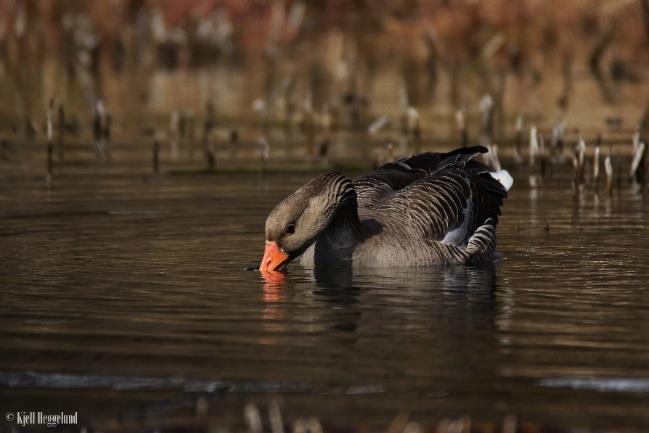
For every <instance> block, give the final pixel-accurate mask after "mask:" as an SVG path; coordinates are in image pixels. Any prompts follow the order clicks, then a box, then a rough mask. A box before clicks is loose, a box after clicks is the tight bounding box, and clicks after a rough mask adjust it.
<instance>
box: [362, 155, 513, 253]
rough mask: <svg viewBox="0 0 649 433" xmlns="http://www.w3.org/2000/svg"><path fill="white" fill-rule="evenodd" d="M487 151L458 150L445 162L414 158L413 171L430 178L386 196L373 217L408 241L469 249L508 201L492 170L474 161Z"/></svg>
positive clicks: (442, 159)
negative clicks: (478, 232)
mask: <svg viewBox="0 0 649 433" xmlns="http://www.w3.org/2000/svg"><path fill="white" fill-rule="evenodd" d="M470 149H473V151H468V150H470ZM482 149H484V148H479V147H476V148H466V149H458V151H455V152H451V153H450V154H441V156H442V157H441V158H440V157H439V156H438V155H440V154H422V155H416V156H414V157H410V161H409V163H408V165H409V167H411V168H412V169H414V170H419V171H420V172H423V173H425V174H424V175H423V176H421V177H419V178H417V179H415V180H413V181H412V182H410V183H409V184H408V185H406V186H404V187H402V188H400V189H398V190H394V191H393V192H392V193H391V194H388V195H384V196H383V197H382V200H381V203H380V204H377V205H375V207H374V208H373V209H371V210H370V212H371V213H373V215H372V216H374V217H376V219H378V220H379V221H380V222H381V223H382V224H383V225H384V226H386V228H388V229H389V230H390V231H392V232H393V233H395V234H397V235H398V236H401V237H403V238H423V239H429V240H435V241H444V242H446V243H449V244H454V245H466V244H467V242H468V240H469V238H470V237H471V235H472V234H473V233H474V232H475V231H476V229H478V227H480V226H482V225H483V224H484V223H485V221H487V220H488V219H491V221H492V224H493V225H494V226H495V225H496V224H497V222H498V216H499V215H500V207H501V205H502V201H503V199H504V198H505V197H506V196H507V192H506V190H505V188H504V187H503V185H501V184H500V183H499V182H498V181H497V180H496V179H494V178H493V177H492V176H491V174H490V173H489V169H488V168H487V167H486V166H484V165H483V164H480V163H479V162H477V161H474V160H472V158H473V157H475V156H476V155H477V154H479V153H483V150H482ZM467 151H468V152H467ZM484 151H486V149H484ZM438 158H439V159H438ZM429 163H432V164H431V165H427V164H429Z"/></svg>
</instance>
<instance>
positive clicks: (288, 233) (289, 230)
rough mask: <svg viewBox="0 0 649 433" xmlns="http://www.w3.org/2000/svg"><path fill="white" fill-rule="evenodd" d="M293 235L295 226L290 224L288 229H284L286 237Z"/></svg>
mask: <svg viewBox="0 0 649 433" xmlns="http://www.w3.org/2000/svg"><path fill="white" fill-rule="evenodd" d="M293 233H295V224H289V225H287V226H286V227H284V234H285V235H288V236H290V235H292V234H293Z"/></svg>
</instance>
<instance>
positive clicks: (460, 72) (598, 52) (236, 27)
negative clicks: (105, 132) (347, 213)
mask: <svg viewBox="0 0 649 433" xmlns="http://www.w3.org/2000/svg"><path fill="white" fill-rule="evenodd" d="M648 8H649V6H648V5H647V2H646V1H644V0H641V1H639V0H575V1H558V0H520V1H518V0H516V1H515V0H482V1H480V0H455V1H453V0H428V1H424V0H420V1H417V0H403V1H388V0H376V1H370V0H365V1H363V0H355V1H343V0H311V1H295V0H293V1H282V0H277V1H263V0H106V1H90V0H66V1H62V0H0V97H1V98H2V100H3V104H1V105H0V129H2V130H3V131H4V132H3V134H4V136H5V137H10V136H11V134H15V135H16V136H23V135H25V136H26V135H29V134H30V132H29V131H33V133H34V134H37V133H39V132H41V131H45V129H46V128H45V118H46V114H47V107H48V104H49V101H50V98H54V101H55V103H56V105H57V106H58V105H59V104H60V105H62V106H65V107H66V114H67V116H66V118H65V122H66V128H68V129H69V130H70V131H72V132H78V133H82V134H83V133H84V131H85V132H86V133H88V134H90V132H89V131H91V128H92V127H91V125H92V118H93V112H94V111H95V110H96V108H95V107H96V104H97V102H98V101H102V104H104V105H105V107H107V110H109V111H110V113H111V115H112V123H113V128H114V133H115V134H117V135H118V136H120V134H123V136H124V137H139V136H141V135H143V134H144V135H146V134H149V135H151V134H154V133H155V131H161V130H164V131H167V130H172V131H171V132H168V133H167V132H165V134H172V135H173V134H174V132H173V129H174V128H176V129H178V126H177V125H176V126H174V124H175V123H178V122H180V123H187V124H192V123H193V122H194V120H195V121H196V122H194V123H196V125H204V124H205V123H210V128H209V129H210V131H208V132H210V134H211V133H212V132H211V131H214V132H213V133H214V134H216V135H217V136H218V134H219V128H224V131H221V132H220V134H221V135H222V136H223V137H224V138H223V140H228V139H229V138H232V135H233V134H235V135H236V136H235V138H240V137H242V140H243V141H244V142H245V141H250V142H251V143H254V142H255V140H257V139H258V138H257V137H258V134H257V133H256V132H255V133H251V134H248V135H247V133H246V131H247V129H245V128H246V127H247V126H255V125H256V126H259V125H266V126H269V125H270V126H282V127H283V128H285V129H294V130H297V131H298V133H300V132H301V133H303V134H306V135H307V136H308V134H309V131H310V129H313V130H315V131H330V130H334V129H335V128H336V127H343V128H351V129H354V128H356V129H366V128H367V127H368V126H371V124H372V122H374V121H375V119H376V118H377V117H378V116H381V115H384V116H386V118H387V119H388V120H392V123H391V124H392V125H393V126H395V125H396V126H398V125H399V124H401V125H405V124H408V122H410V123H411V124H412V123H413V122H416V125H417V128H419V127H420V125H421V131H423V135H424V137H428V138H447V139H448V138H449V137H453V136H454V134H455V131H456V129H457V126H458V125H457V124H458V119H457V116H458V113H462V114H463V115H466V118H467V121H468V122H469V128H482V127H483V126H478V124H479V123H480V122H479V121H476V122H473V121H472V120H471V119H474V118H475V119H479V118H480V116H481V112H482V111H484V108H485V107H484V106H485V104H486V105H488V106H490V107H493V108H492V120H491V121H492V123H493V124H492V125H491V126H490V135H491V136H494V137H502V136H507V135H508V131H513V129H514V128H515V123H516V118H517V117H518V116H519V115H523V116H525V119H526V120H528V119H531V120H532V121H534V122H536V123H539V124H541V125H545V126H546V127H548V128H551V127H552V125H553V124H555V123H558V122H565V123H566V124H567V125H569V126H573V127H575V128H577V129H579V130H580V131H581V132H582V133H583V132H584V131H589V132H592V133H593V134H595V133H599V132H601V131H602V130H607V128H608V129H611V128H617V129H620V128H628V129H634V128H635V127H636V126H637V125H639V124H641V122H642V119H643V117H644V115H645V106H646V105H647V101H649V91H647V89H646V86H644V81H645V80H646V71H647V65H648V55H647V54H648V47H649V44H648V40H649V39H648V34H649V24H648V23H649V20H648V19H647V16H648V15H647V13H648V11H649V9H648ZM485 97H487V99H485ZM170 116H171V117H170ZM179 119H180V120H179ZM386 123H389V122H386ZM212 126H214V128H212ZM184 127H185V126H183V128H184ZM201 127H202V126H201ZM237 128H239V129H237ZM196 129H197V130H198V126H197V127H196ZM233 131H234V132H233ZM627 132H628V131H627ZM196 134H197V135H198V132H197V133H196ZM314 134H316V132H314ZM329 135H330V134H329V132H327V136H329ZM228 137H229V138H228ZM314 140H315V139H314ZM270 141H271V142H272V141H273V138H272V137H271V138H270ZM307 141H309V140H308V139H307ZM253 147H254V144H253Z"/></svg>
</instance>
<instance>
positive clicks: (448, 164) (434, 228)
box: [260, 146, 513, 272]
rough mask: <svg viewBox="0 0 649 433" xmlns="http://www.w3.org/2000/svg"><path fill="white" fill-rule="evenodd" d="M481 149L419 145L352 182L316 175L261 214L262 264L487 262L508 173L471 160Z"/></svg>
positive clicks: (270, 267) (267, 268) (271, 268)
mask: <svg viewBox="0 0 649 433" xmlns="http://www.w3.org/2000/svg"><path fill="white" fill-rule="evenodd" d="M485 152H487V149H486V148H484V147H482V146H474V147H466V148H460V149H456V150H454V151H452V152H448V153H432V152H426V153H420V154H416V155H412V156H409V157H406V158H402V159H399V160H397V161H394V162H390V163H387V164H385V165H383V166H381V167H379V168H377V169H376V170H375V171H372V172H370V173H367V174H364V175H361V176H358V177H356V178H354V179H353V180H351V179H349V178H347V177H346V176H344V175H342V174H340V173H338V172H329V173H324V174H322V175H319V176H317V177H315V178H314V179H312V180H311V181H309V182H308V183H307V184H306V185H304V186H302V187H301V188H299V189H298V190H297V191H295V192H294V193H293V194H291V195H289V196H288V197H286V198H285V199H284V200H282V201H281V202H280V203H279V204H277V206H275V208H274V209H273V210H272V211H271V212H270V214H269V215H268V218H267V220H266V233H265V235H266V248H265V252H264V256H263V259H262V262H261V265H260V270H261V271H263V272H277V271H279V272H281V271H284V270H285V269H286V267H287V265H288V264H289V262H291V261H292V260H294V259H299V261H300V263H301V264H302V265H303V266H305V267H307V268H316V267H321V266H332V267H344V268H350V269H357V268H365V267H386V268H387V267H409V266H429V265H435V264H460V263H462V264H471V263H477V262H484V261H490V260H492V259H493V258H494V253H495V248H496V225H497V223H498V217H499V215H500V208H501V206H502V202H503V199H504V198H505V197H506V196H507V190H508V189H509V188H510V187H511V185H512V182H513V180H512V178H511V176H509V174H508V173H507V172H506V171H505V170H501V171H500V172H498V173H493V172H490V171H489V169H488V168H487V167H486V166H485V165H483V164H482V163H480V162H478V161H476V160H475V157H476V156H478V155H480V154H481V153H485Z"/></svg>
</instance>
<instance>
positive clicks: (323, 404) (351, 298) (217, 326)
mask: <svg viewBox="0 0 649 433" xmlns="http://www.w3.org/2000/svg"><path fill="white" fill-rule="evenodd" d="M102 167H103V165H101V164H95V165H94V166H92V165H91V166H90V169H85V170H78V171H79V172H75V171H73V170H69V171H70V172H69V173H67V174H66V173H64V174H60V175H56V176H55V177H54V181H53V183H52V184H51V186H50V187H49V188H48V187H47V186H46V184H45V182H44V181H43V179H42V176H31V175H27V174H25V173H23V172H19V171H15V172H12V173H10V174H5V175H3V179H4V180H3V182H2V183H1V184H0V221H1V223H0V239H1V245H2V248H1V249H0V288H1V293H2V303H1V305H0V315H1V316H2V324H3V326H2V328H1V329H0V406H1V407H2V408H3V409H5V410H46V409H51V410H71V411H74V410H77V411H79V417H80V420H81V422H82V423H83V424H84V425H91V426H94V428H96V429H104V430H106V429H107V430H109V429H117V430H123V429H127V428H130V429H135V430H139V429H150V428H157V427H160V426H162V427H170V426H176V427H179V428H184V429H196V430H199V431H205V430H210V429H211V428H212V427H213V426H240V425H241V423H242V422H243V416H242V413H243V412H242V410H243V409H242V408H243V406H244V405H245V404H246V403H248V402H258V403H259V404H260V405H261V406H262V407H264V405H265V404H267V403H268V402H269V401H271V400H273V399H277V398H279V400H280V401H281V403H282V406H283V412H284V416H285V419H286V420H289V421H290V420H291V419H294V418H295V417H303V416H312V415H313V416H318V417H319V418H320V419H321V420H323V421H326V422H327V423H328V425H330V426H331V425H343V426H344V425H367V424H370V425H377V426H383V428H385V427H386V426H387V424H388V423H389V422H390V420H391V419H393V418H394V417H395V416H396V415H397V414H398V413H400V412H406V413H410V414H411V417H412V419H415V420H419V421H422V422H424V423H427V422H436V421H439V420H440V419H441V418H444V417H454V416H461V415H469V416H471V417H473V418H474V419H476V420H496V421H498V420H502V417H503V416H504V415H506V414H515V415H516V416H518V417H519V418H520V419H526V420H530V421H533V422H537V423H540V424H543V425H556V426H562V427H574V426H583V427H591V428H600V427H601V428H605V427H620V426H630V427H638V428H640V427H649V410H648V408H649V291H648V290H647V283H646V277H647V271H646V269H647V261H648V260H649V249H648V248H647V247H648V246H649V244H648V234H649V225H648V223H647V216H648V215H649V207H648V205H647V203H648V202H647V199H646V196H643V195H642V192H638V191H634V190H633V189H632V188H630V187H629V186H627V185H626V183H624V184H623V186H622V189H621V191H620V192H619V193H618V192H615V193H614V194H613V196H612V197H609V196H608V195H606V194H605V193H600V194H595V193H594V191H593V189H592V187H587V188H584V189H583V190H577V191H575V190H574V188H573V187H572V185H571V183H570V175H569V173H567V172H566V173H558V174H557V173H555V175H554V178H553V179H550V180H545V181H544V185H543V186H542V188H538V189H537V188H531V187H530V186H529V182H528V174H526V173H524V172H520V173H517V174H516V175H515V177H516V184H515V186H514V189H513V190H512V191H511V193H510V197H509V198H508V199H507V201H506V203H505V206H504V212H503V217H502V220H501V223H500V225H499V227H498V236H499V250H500V253H501V254H502V258H501V259H500V260H498V261H497V262H496V263H494V264H489V265H484V266H479V267H449V268H432V269H417V270H379V271H375V270H373V271H368V272H364V273H359V274H356V275H354V276H353V279H352V280H351V281H346V280H345V278H343V277H342V276H337V275H316V276H315V277H314V275H312V274H311V273H309V272H308V271H305V270H303V269H301V268H300V267H299V265H293V266H291V267H290V268H289V272H288V276H287V279H286V281H285V282H284V283H283V284H274V283H270V282H266V281H264V280H263V278H262V277H261V275H260V274H259V273H258V272H247V271H244V268H246V267H248V266H255V265H256V264H257V263H258V261H259V260H260V257H261V254H262V249H263V226H264V221H265V216H266V214H267V212H268V211H269V210H270V209H271V208H272V206H273V205H274V204H275V203H276V202H277V201H278V200H280V199H281V198H282V197H283V196H285V195H286V194H288V193H290V192H291V191H293V190H294V189H295V188H296V187H298V186H299V185H301V184H302V183H303V182H305V181H306V180H307V179H308V178H309V177H310V176H311V175H313V173H301V174H278V173H275V174H273V173H267V174H265V175H261V174H260V173H255V172H249V173H241V174H217V175H201V174H193V175H192V174H185V175H171V174H167V175H163V176H161V177H159V178H158V177H151V176H144V177H143V176H142V175H138V174H134V173H133V171H128V170H124V171H120V170H119V169H110V170H108V169H104V168H102ZM91 173H94V174H93V175H91ZM199 407H202V408H204V409H199ZM205 407H207V409H205ZM203 411H206V412H205V413H203ZM197 414H198V415H197ZM264 422H266V421H264Z"/></svg>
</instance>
